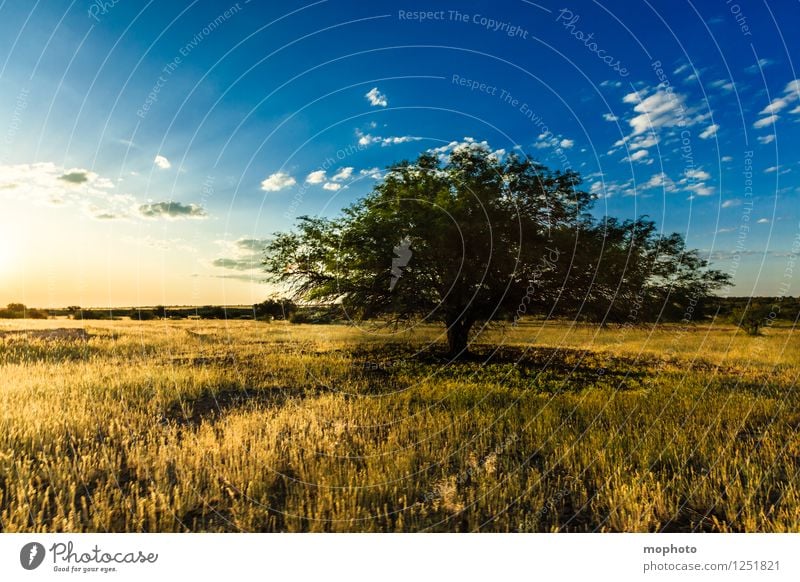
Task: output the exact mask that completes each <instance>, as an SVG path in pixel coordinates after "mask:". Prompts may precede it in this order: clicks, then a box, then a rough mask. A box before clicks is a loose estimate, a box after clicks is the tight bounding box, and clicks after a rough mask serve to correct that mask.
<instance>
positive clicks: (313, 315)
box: [0, 297, 800, 324]
mask: <svg viewBox="0 0 800 582" xmlns="http://www.w3.org/2000/svg"><path fill="white" fill-rule="evenodd" d="M698 312H699V317H698ZM748 312H752V313H756V312H759V313H760V312H764V313H769V314H770V315H771V316H770V319H773V320H781V321H794V320H795V319H796V318H797V316H798V313H800V298H798V297H714V298H711V300H710V301H708V302H707V303H706V304H705V305H703V306H702V310H696V311H695V312H694V313H693V317H692V320H693V321H700V320H702V319H709V318H711V317H713V316H714V314H717V317H718V318H720V319H723V320H726V321H727V320H732V319H734V318H735V319H737V320H739V319H741V317H742V315H743V314H745V313H748ZM48 317H69V318H71V319H99V320H103V319H105V320H114V319H123V318H130V319H138V320H140V321H150V320H154V319H245V320H246V319H250V320H258V321H271V320H273V319H274V320H288V321H291V322H292V323H319V324H325V323H335V322H339V321H344V320H345V318H344V317H343V316H342V314H341V313H340V310H339V309H337V308H336V307H335V306H328V307H319V306H317V307H307V306H298V305H297V304H296V303H294V302H293V301H291V300H289V299H267V300H266V301H263V302H261V303H257V304H254V305H251V306H246V305H236V306H225V305H204V306H201V307H186V306H179V307H166V306H163V305H158V306H155V307H141V308H138V307H133V308H108V309H107V308H94V307H93V308H81V307H79V306H77V305H73V306H70V307H65V308H61V309H34V308H30V307H26V306H25V305H23V304H22V303H10V304H9V305H8V306H7V307H6V308H5V309H0V319H26V318H27V319H47V318H48ZM682 317H683V312H681V311H679V310H672V311H671V310H665V312H664V313H663V314H662V317H661V321H664V322H677V321H681V319H682ZM640 323H641V322H640Z"/></svg>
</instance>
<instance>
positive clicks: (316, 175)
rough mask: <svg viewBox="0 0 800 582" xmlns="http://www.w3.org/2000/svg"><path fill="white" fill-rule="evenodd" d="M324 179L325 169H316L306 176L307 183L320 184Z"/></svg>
mask: <svg viewBox="0 0 800 582" xmlns="http://www.w3.org/2000/svg"><path fill="white" fill-rule="evenodd" d="M324 181H325V170H316V171H314V172H311V173H310V174H309V175H308V176H306V183H307V184H322V183H323V182H324Z"/></svg>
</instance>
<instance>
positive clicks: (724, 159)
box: [719, 156, 733, 162]
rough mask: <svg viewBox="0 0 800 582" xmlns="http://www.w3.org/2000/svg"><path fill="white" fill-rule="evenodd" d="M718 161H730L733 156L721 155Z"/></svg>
mask: <svg viewBox="0 0 800 582" xmlns="http://www.w3.org/2000/svg"><path fill="white" fill-rule="evenodd" d="M719 161H721V162H732V161H733V158H732V157H731V156H722V157H721V158H720V159H719Z"/></svg>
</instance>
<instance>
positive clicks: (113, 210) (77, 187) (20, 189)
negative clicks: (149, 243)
mask: <svg viewBox="0 0 800 582" xmlns="http://www.w3.org/2000/svg"><path fill="white" fill-rule="evenodd" d="M113 190H115V186H114V182H113V181H112V180H110V179H108V178H105V177H102V176H99V175H98V174H97V173H95V172H93V171H91V170H86V169H83V168H64V167H62V166H58V165H56V164H54V163H52V162H38V163H35V164H16V165H5V166H4V165H0V193H2V194H3V196H4V197H10V198H16V199H18V200H21V201H25V202H30V203H33V204H43V205H48V206H64V207H66V206H77V207H79V208H81V209H82V210H83V212H84V213H86V214H87V215H89V216H91V217H93V218H98V219H104V220H108V219H113V218H128V217H130V216H131V215H134V214H136V212H135V208H136V200H135V198H134V197H133V196H131V195H130V194H117V193H113V192H112V191H113Z"/></svg>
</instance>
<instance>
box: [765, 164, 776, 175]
mask: <svg viewBox="0 0 800 582" xmlns="http://www.w3.org/2000/svg"><path fill="white" fill-rule="evenodd" d="M777 171H778V166H770V167H769V168H765V169H764V173H765V174H774V173H775V172H777Z"/></svg>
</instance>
